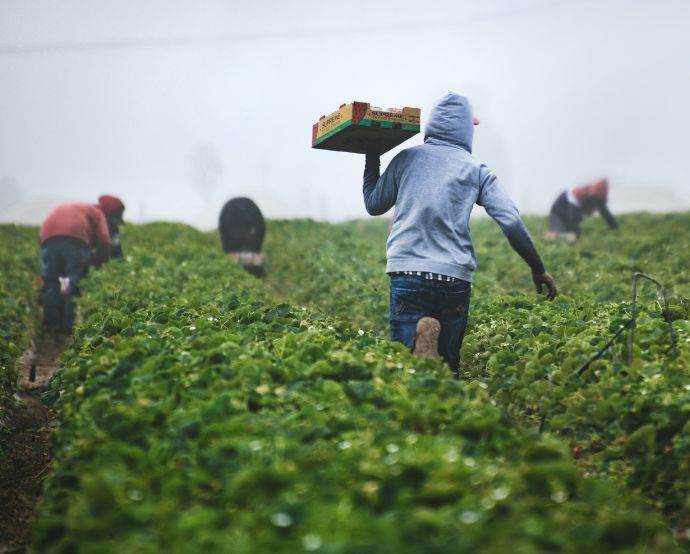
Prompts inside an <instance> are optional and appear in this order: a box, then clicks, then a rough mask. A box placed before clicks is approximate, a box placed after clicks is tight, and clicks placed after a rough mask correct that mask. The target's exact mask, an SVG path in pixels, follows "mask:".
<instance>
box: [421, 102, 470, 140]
mask: <svg viewBox="0 0 690 554" xmlns="http://www.w3.org/2000/svg"><path fill="white" fill-rule="evenodd" d="M475 122H476V123H478V122H479V121H478V120H477V119H476V118H475V117H474V114H473V112H472V105H471V104H470V101H469V100H468V99H467V97H466V96H464V95H462V94H458V93H457V92H452V91H451V92H447V93H446V94H444V95H443V96H441V98H439V99H438V100H437V101H436V104H434V107H433V108H432V110H431V115H430V116H429V121H428V123H427V124H426V128H425V129H424V142H427V143H430V144H443V145H447V146H455V147H459V148H464V149H465V150H467V151H468V152H472V138H473V136H474V125H475Z"/></svg>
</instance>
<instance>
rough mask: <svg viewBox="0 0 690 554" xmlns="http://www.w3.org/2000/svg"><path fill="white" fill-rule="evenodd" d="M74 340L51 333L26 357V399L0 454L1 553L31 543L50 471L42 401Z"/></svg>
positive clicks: (22, 389)
mask: <svg viewBox="0 0 690 554" xmlns="http://www.w3.org/2000/svg"><path fill="white" fill-rule="evenodd" d="M70 341H71V337H64V336H46V337H45V338H43V339H40V340H39V342H38V344H36V345H35V346H32V347H31V348H30V349H29V350H28V351H27V352H26V353H25V354H24V356H22V359H21V380H20V384H19V397H20V399H21V402H19V403H18V406H17V409H16V410H15V412H14V414H12V424H13V427H14V432H13V433H12V435H11V436H10V438H9V440H8V442H7V451H6V453H5V454H4V455H2V456H0V554H10V553H11V554H18V553H23V552H27V551H28V548H29V545H30V544H31V523H32V520H33V514H34V511H35V508H36V506H37V504H38V502H39V500H40V499H41V493H42V489H43V479H44V478H45V476H46V474H47V473H48V472H49V471H50V450H49V447H48V442H49V439H50V433H51V432H52V413H51V411H50V410H49V409H48V408H46V407H45V406H44V405H43V403H42V402H41V393H42V392H43V391H44V390H45V388H46V386H47V384H48V381H49V379H50V377H51V376H52V375H53V373H55V371H56V370H57V369H58V367H59V358H60V354H61V353H62V351H63V350H64V349H65V348H67V346H68V345H69V343H70Z"/></svg>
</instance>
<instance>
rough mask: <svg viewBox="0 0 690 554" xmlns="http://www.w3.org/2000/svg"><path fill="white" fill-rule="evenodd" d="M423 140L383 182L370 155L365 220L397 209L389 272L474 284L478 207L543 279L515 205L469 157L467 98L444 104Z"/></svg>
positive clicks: (451, 96)
mask: <svg viewBox="0 0 690 554" xmlns="http://www.w3.org/2000/svg"><path fill="white" fill-rule="evenodd" d="M425 132H426V134H425V137H424V144H421V145H419V146H414V147H412V148H408V149H406V150H403V151H402V152H400V153H399V154H398V155H397V156H395V157H394V158H393V160H392V161H391V163H390V164H389V165H388V168H387V169H386V171H384V173H383V175H381V176H379V168H380V165H381V162H380V159H379V156H378V155H377V154H367V158H366V166H365V169H364V186H363V192H364V204H365V206H366V209H367V212H369V214H371V215H381V214H384V213H385V212H387V211H388V210H389V209H390V208H392V207H393V206H395V216H394V218H393V226H392V228H391V233H390V236H389V237H388V243H387V245H386V250H387V258H388V263H387V266H386V271H387V272H388V273H393V272H398V271H424V272H427V271H428V272H432V273H439V274H441V275H449V276H451V277H457V278H459V279H463V280H465V281H472V274H473V272H474V269H475V267H476V257H475V253H474V247H473V246H472V240H471V239H470V226H469V219H470V213H471V212H472V208H473V207H474V204H479V205H480V206H483V207H484V208H485V209H486V211H487V213H488V214H489V215H490V216H491V217H492V218H493V219H494V220H495V221H496V223H498V225H499V226H500V227H501V229H502V230H503V233H504V234H505V235H506V237H507V238H508V241H509V242H510V245H511V246H512V247H513V249H514V250H515V251H516V252H517V253H518V254H519V255H520V256H521V257H522V258H523V259H524V260H525V262H527V264H528V265H529V266H530V267H531V268H532V271H533V272H534V273H537V274H542V273H544V265H543V264H542V261H541V259H540V258H539V254H538V253H537V251H536V249H535V247H534V243H533V242H532V238H531V237H530V235H529V232H528V231H527V228H526V227H525V224H524V223H523V222H522V219H521V218H520V214H519V213H518V210H517V208H516V207H515V204H514V203H513V201H512V200H511V199H510V197H509V196H508V194H507V193H506V191H505V189H504V188H503V186H502V185H501V183H500V182H499V181H498V179H497V178H496V176H495V175H494V174H493V173H492V172H491V170H490V169H489V168H488V167H486V166H485V165H484V164H483V163H481V162H480V161H479V160H477V159H476V158H474V156H472V136H473V133H474V125H473V115H472V107H471V105H470V103H469V101H468V100H467V98H466V97H465V96H463V95H461V94H457V93H455V92H449V93H447V94H445V95H444V96H442V97H441V98H440V99H439V100H438V102H437V103H436V105H435V106H434V108H433V110H432V112H431V116H430V118H429V122H428V124H427V126H426V129H425Z"/></svg>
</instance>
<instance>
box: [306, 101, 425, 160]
mask: <svg viewBox="0 0 690 554" xmlns="http://www.w3.org/2000/svg"><path fill="white" fill-rule="evenodd" d="M420 116H421V110H420V109H419V108H402V109H399V108H388V109H385V110H383V109H381V108H376V107H373V106H372V105H371V104H369V103H368V102H352V103H351V104H343V105H342V106H340V109H339V110H338V111H336V112H333V113H332V114H330V115H324V116H321V118H320V119H319V120H318V121H317V122H316V123H314V126H313V128H312V134H311V146H312V148H320V149H322V150H337V151H340V152H355V153H357V154H365V153H367V152H378V153H379V154H383V153H384V152H388V151H389V150H390V149H391V148H395V147H396V146H398V145H399V144H400V143H402V142H404V141H406V140H407V139H408V138H410V137H412V136H414V135H416V134H417V133H419V120H420Z"/></svg>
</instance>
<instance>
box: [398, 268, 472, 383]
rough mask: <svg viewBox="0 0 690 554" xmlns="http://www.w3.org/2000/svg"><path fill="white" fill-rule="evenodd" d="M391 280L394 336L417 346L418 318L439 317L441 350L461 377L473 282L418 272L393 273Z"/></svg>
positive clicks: (439, 343)
mask: <svg viewBox="0 0 690 554" xmlns="http://www.w3.org/2000/svg"><path fill="white" fill-rule="evenodd" d="M390 282H391V293H390V302H391V307H390V325H391V340H394V341H397V342H401V343H403V344H404V345H405V346H407V347H408V348H411V349H413V348H414V344H415V338H416V335H417V322H418V321H419V320H420V319H421V318H423V317H434V318H436V319H438V321H439V322H440V323H441V334H440V336H439V339H438V353H439V354H440V355H441V357H442V358H443V359H444V360H445V361H446V363H447V364H448V366H449V367H450V369H451V371H452V372H453V374H454V375H455V376H456V377H457V376H458V372H459V369H460V347H461V346H462V339H463V338H464V336H465V329H466V328H467V314H468V312H469V308H470V293H471V291H472V284H471V283H468V282H467V281H462V280H459V279H456V280H455V281H453V282H447V281H435V280H430V279H425V278H424V277H423V276H418V275H391V278H390Z"/></svg>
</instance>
